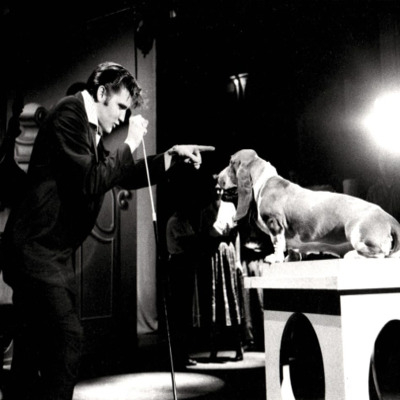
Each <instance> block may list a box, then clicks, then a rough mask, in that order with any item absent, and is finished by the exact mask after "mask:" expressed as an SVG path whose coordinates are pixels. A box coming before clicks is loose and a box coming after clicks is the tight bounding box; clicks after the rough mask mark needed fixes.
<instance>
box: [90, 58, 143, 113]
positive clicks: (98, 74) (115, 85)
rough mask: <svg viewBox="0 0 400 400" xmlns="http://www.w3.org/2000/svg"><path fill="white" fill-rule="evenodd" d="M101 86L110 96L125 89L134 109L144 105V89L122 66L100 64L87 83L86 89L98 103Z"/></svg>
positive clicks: (106, 63)
mask: <svg viewBox="0 0 400 400" xmlns="http://www.w3.org/2000/svg"><path fill="white" fill-rule="evenodd" d="M99 86H104V87H105V88H106V90H107V93H108V94H111V93H118V92H119V91H120V90H121V89H122V88H123V87H125V88H126V89H127V90H128V92H129V94H130V95H131V97H132V105H133V107H134V108H136V107H138V106H140V105H142V104H143V98H142V96H141V94H140V92H141V91H142V89H141V88H140V87H139V85H138V84H137V82H136V79H135V78H134V77H133V76H132V74H131V73H130V72H129V71H128V70H127V69H126V68H124V67H123V66H122V65H119V64H117V63H114V62H104V63H101V64H99V65H98V66H97V67H96V69H95V70H94V71H93V72H92V74H91V75H90V76H89V79H88V80H87V82H86V89H87V91H88V92H89V93H90V94H91V96H92V97H93V98H94V100H95V101H97V96H96V93H97V89H98V88H99Z"/></svg>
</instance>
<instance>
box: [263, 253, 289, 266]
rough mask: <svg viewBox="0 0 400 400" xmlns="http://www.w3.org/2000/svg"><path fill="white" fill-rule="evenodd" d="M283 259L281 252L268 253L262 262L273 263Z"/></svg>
mask: <svg viewBox="0 0 400 400" xmlns="http://www.w3.org/2000/svg"><path fill="white" fill-rule="evenodd" d="M284 261H285V255H284V254H282V255H280V254H275V253H274V254H270V255H269V256H267V257H265V258H264V262H266V263H268V264H275V263H280V262H284Z"/></svg>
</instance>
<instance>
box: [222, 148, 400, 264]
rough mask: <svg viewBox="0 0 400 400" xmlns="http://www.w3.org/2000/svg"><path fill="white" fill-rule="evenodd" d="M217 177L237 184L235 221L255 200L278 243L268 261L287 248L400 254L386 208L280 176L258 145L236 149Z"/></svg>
mask: <svg viewBox="0 0 400 400" xmlns="http://www.w3.org/2000/svg"><path fill="white" fill-rule="evenodd" d="M218 182H219V184H220V186H221V187H222V188H223V189H231V188H233V187H237V190H238V205H237V211H236V221H239V220H240V219H242V218H243V217H244V216H246V214H247V212H248V210H249V206H250V203H251V202H252V201H255V203H256V208H257V216H256V224H257V226H258V228H260V229H261V230H262V231H263V232H265V233H267V234H268V235H269V236H270V237H271V240H272V243H273V245H274V254H271V255H269V256H267V258H266V260H265V261H267V262H270V263H273V262H282V261H284V259H285V252H286V251H288V250H294V251H297V252H299V253H300V254H309V253H326V254H332V255H335V256H338V257H344V256H346V257H350V256H355V257H369V258H373V257H375V258H383V257H399V255H400V239H399V238H400V224H399V223H398V222H397V221H396V220H395V219H394V218H393V217H392V216H391V215H389V214H388V213H386V212H385V211H384V210H383V209H382V208H380V207H379V206H377V205H375V204H372V203H369V202H367V201H365V200H362V199H359V198H356V197H353V196H349V195H346V194H340V193H334V192H327V191H313V190H309V189H305V188H303V187H301V186H299V185H297V184H295V183H292V182H290V181H288V180H287V179H284V178H282V177H281V176H279V175H278V173H277V171H276V169H275V168H274V167H273V166H272V165H271V164H270V163H269V162H267V161H265V160H263V159H262V158H260V157H259V156H258V155H257V153H256V152H255V151H254V150H250V149H244V150H240V151H238V152H237V153H235V154H234V155H233V156H232V157H231V160H230V163H229V166H228V167H226V168H225V169H224V170H222V171H221V172H220V173H219V175H218Z"/></svg>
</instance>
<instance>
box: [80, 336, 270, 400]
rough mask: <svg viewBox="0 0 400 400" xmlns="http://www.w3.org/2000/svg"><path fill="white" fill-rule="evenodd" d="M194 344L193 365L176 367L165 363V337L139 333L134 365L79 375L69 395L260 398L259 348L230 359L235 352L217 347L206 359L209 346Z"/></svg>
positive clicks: (139, 399) (140, 399) (89, 399)
mask: <svg viewBox="0 0 400 400" xmlns="http://www.w3.org/2000/svg"><path fill="white" fill-rule="evenodd" d="M199 347H201V346H199ZM199 350H200V351H197V352H196V351H194V352H192V354H191V357H192V358H193V359H195V360H196V361H197V365H195V366H190V367H186V368H183V367H182V368H180V367H177V366H175V365H174V364H172V365H171V362H170V357H169V354H170V353H169V346H168V341H167V340H165V338H160V337H159V336H157V335H146V336H142V337H140V339H139V352H138V353H139V354H138V359H139V360H140V368H138V369H137V371H133V372H132V373H128V374H121V375H114V376H104V377H100V378H96V379H88V380H82V381H81V382H79V383H78V385H77V387H76V389H75V395H74V400H114V399H115V400H133V399H134V400H169V399H171V400H184V399H194V400H195V399H199V400H200V399H201V400H228V399H229V400H265V399H266V394H265V393H266V392H265V368H264V366H265V361H264V353H263V352H259V351H258V352H257V351H245V352H244V357H243V360H241V361H234V357H235V355H236V353H235V352H233V351H230V350H224V349H222V350H221V351H219V352H218V355H217V359H216V360H213V362H210V360H209V355H210V354H209V352H207V351H203V349H199ZM171 367H172V368H171ZM172 370H173V372H171V371H172Z"/></svg>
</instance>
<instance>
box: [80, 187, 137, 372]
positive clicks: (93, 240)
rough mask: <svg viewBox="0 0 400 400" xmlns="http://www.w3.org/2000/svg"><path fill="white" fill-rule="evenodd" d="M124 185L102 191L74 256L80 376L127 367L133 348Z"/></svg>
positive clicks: (130, 224)
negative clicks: (98, 207)
mask: <svg viewBox="0 0 400 400" xmlns="http://www.w3.org/2000/svg"><path fill="white" fill-rule="evenodd" d="M130 197H131V193H130V192H128V191H126V190H119V189H113V190H111V191H109V192H108V193H107V194H106V196H105V200H104V203H103V206H102V209H101V211H100V215H99V217H98V219H97V222H96V225H95V227H94V228H93V230H92V232H91V234H90V235H89V237H88V238H87V239H86V240H85V241H84V243H83V244H82V246H81V247H80V248H79V249H78V251H77V252H76V256H75V270H76V276H77V283H78V305H79V312H80V318H81V321H82V325H83V327H84V332H85V344H84V350H83V352H84V356H83V364H82V374H83V375H89V376H93V375H100V374H104V373H114V372H118V371H122V370H124V371H125V370H127V369H130V368H133V366H134V363H133V360H134V354H135V349H136V270H135V268H134V264H135V262H134V260H135V259H136V257H135V252H136V246H135V243H132V242H131V239H132V238H134V235H132V234H129V230H131V231H132V232H133V228H134V221H135V219H134V218H130V214H131V212H132V210H133V207H132V205H131V203H132V202H131V201H130V200H129V198H130Z"/></svg>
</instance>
